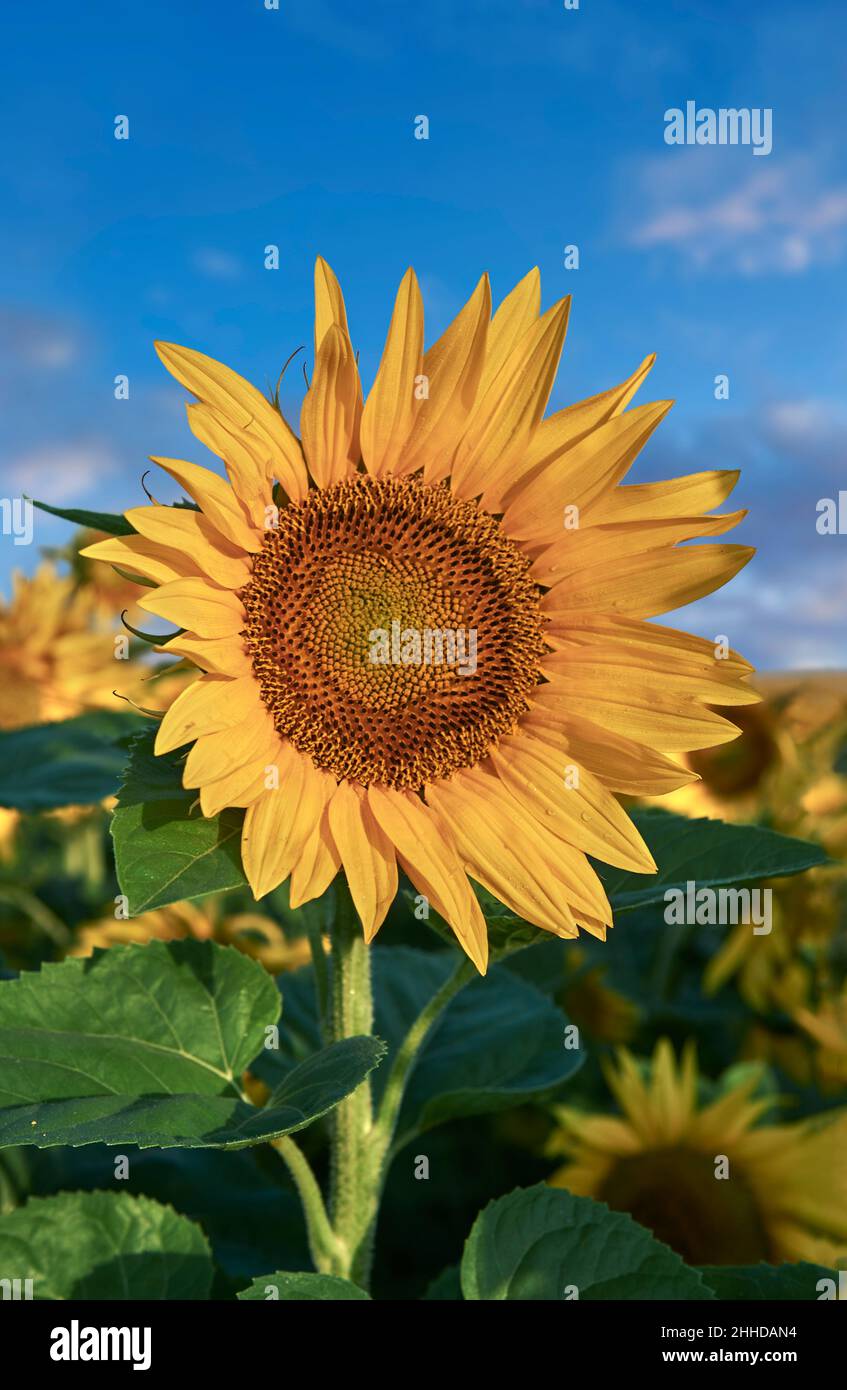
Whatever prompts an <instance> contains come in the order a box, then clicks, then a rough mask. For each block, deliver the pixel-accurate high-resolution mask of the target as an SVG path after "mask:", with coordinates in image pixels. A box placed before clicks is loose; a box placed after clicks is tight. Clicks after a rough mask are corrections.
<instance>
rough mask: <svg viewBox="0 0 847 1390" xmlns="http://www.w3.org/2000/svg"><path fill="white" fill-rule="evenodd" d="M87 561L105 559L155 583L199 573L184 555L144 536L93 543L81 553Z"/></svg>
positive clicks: (113, 537) (119, 537)
mask: <svg viewBox="0 0 847 1390" xmlns="http://www.w3.org/2000/svg"><path fill="white" fill-rule="evenodd" d="M79 553H80V555H84V556H85V557H86V559H89V560H105V561H107V562H108V563H109V564H112V565H120V566H121V568H122V569H126V570H130V571H131V573H133V574H140V575H142V576H143V578H144V579H154V580H155V581H156V583H157V584H168V583H169V582H170V581H171V580H173V579H182V578H184V577H185V576H186V575H189V574H194V575H196V574H197V573H198V570H197V566H196V565H195V564H194V563H193V561H192V560H190V559H189V557H188V556H187V555H180V553H179V551H178V550H171V548H170V546H165V545H157V544H156V542H155V541H149V540H147V538H146V537H145V536H109V537H108V538H107V539H106V540H104V541H95V542H94V544H93V545H87V546H85V548H84V549H83V550H81V551H80V552H79Z"/></svg>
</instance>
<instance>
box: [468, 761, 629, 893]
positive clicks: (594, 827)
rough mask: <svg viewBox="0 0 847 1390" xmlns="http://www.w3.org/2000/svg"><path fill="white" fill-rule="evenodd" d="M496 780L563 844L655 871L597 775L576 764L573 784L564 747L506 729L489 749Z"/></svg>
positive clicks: (623, 865) (625, 865)
mask: <svg viewBox="0 0 847 1390" xmlns="http://www.w3.org/2000/svg"><path fill="white" fill-rule="evenodd" d="M489 757H490V759H491V762H492V764H493V766H494V768H495V769H496V771H497V773H498V775H499V777H500V778H501V780H502V781H503V782H504V783H505V784H506V786H507V787H508V788H509V790H510V791H511V792H512V794H513V795H514V796H515V797H516V799H517V800H518V801H520V802H521V804H522V805H524V806H526V807H527V808H528V810H530V811H531V812H532V814H533V815H534V816H535V818H536V820H538V821H539V822H540V824H541V825H546V826H547V828H548V829H549V830H550V831H551V832H552V833H553V834H555V835H558V836H559V837H560V838H561V839H563V840H564V841H565V842H566V843H567V844H570V845H573V846H574V847H575V848H576V849H581V850H582V851H583V852H584V853H585V854H590V855H592V856H594V857H595V858H597V859H601V860H603V861H604V862H605V863H607V864H614V865H615V866H616V867H617V868H620V869H629V870H631V871H632V872H633V873H639V874H645V873H647V874H649V873H655V872H656V865H655V863H654V862H653V856H652V855H651V854H650V851H649V850H648V848H647V846H646V845H645V843H644V841H643V840H642V838H641V836H640V835H639V833H638V831H637V830H636V828H635V826H634V825H633V823H632V821H631V820H630V819H629V817H628V816H627V814H626V812H625V811H623V810H622V809H621V807H620V806H619V805H618V803H617V801H616V800H615V798H614V797H613V796H612V795H611V793H610V792H608V791H607V790H606V788H605V787H604V786H603V784H602V782H601V781H600V780H599V778H597V777H595V776H594V775H593V774H592V773H590V772H588V771H587V770H586V769H585V768H577V772H578V777H574V778H573V785H571V784H570V782H566V780H565V774H566V770H567V768H568V766H569V764H571V763H572V762H573V760H572V759H571V757H570V755H569V754H568V753H567V752H563V751H560V750H558V749H556V748H552V747H550V746H548V745H547V744H546V743H544V742H542V741H541V740H540V739H539V738H537V737H530V736H527V735H524V734H518V735H508V736H507V737H506V738H503V739H501V740H500V744H499V747H497V748H494V749H492V751H491V753H490V754H489Z"/></svg>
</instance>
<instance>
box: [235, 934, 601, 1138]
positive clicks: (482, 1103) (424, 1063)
mask: <svg viewBox="0 0 847 1390" xmlns="http://www.w3.org/2000/svg"><path fill="white" fill-rule="evenodd" d="M456 961H457V957H456V954H455V952H453V951H451V952H449V953H448V952H446V951H445V952H441V951H438V952H435V951H417V950H414V949H412V948H410V947H406V946H393V947H391V948H382V947H377V948H375V950H374V960H373V966H374V1029H375V1031H376V1033H377V1034H378V1035H379V1037H381V1038H384V1039H385V1041H386V1043H387V1044H388V1048H389V1054H390V1055H391V1054H393V1053H394V1052H396V1049H397V1048H398V1047H399V1045H400V1043H401V1042H402V1040H403V1038H404V1037H405V1035H406V1033H407V1032H408V1030H409V1028H410V1027H411V1025H412V1023H413V1022H414V1021H415V1019H416V1018H417V1016H418V1014H419V1013H420V1012H421V1010H422V1009H423V1007H424V1005H425V1004H427V1003H428V1002H429V1000H430V999H431V998H432V996H433V995H434V994H435V993H436V991H437V990H438V989H440V987H441V985H443V984H444V981H445V980H446V979H447V977H448V975H450V974H451V972H452V970H453V969H454V968H455V965H456ZM279 986H280V988H281V990H282V993H283V998H284V1001H285V1021H284V1027H283V1029H282V1034H283V1036H282V1038H281V1044H282V1047H281V1050H280V1052H279V1053H274V1052H269V1051H265V1052H264V1053H263V1054H262V1056H261V1058H260V1059H259V1060H258V1062H257V1064H256V1065H257V1067H258V1069H259V1073H260V1075H262V1076H263V1079H264V1080H265V1081H267V1082H269V1083H272V1082H273V1080H274V1078H275V1077H276V1076H278V1075H279V1069H280V1068H282V1069H284V1068H285V1066H286V1065H290V1062H291V1061H292V1060H293V1059H294V1058H296V1057H300V1056H303V1054H304V1053H307V1052H308V1051H309V1049H310V1048H314V1047H317V1046H319V1045H320V1034H319V1030H318V1026H317V1020H316V1018H315V1006H314V998H315V990H314V976H313V973H312V968H311V966H306V967H304V968H303V969H301V970H298V971H296V972H295V973H293V974H288V975H285V976H284V977H282V978H281V979H280V981H279ZM566 1025H567V1019H566V1018H565V1016H564V1014H563V1013H562V1012H561V1010H560V1009H558V1008H556V1006H555V1005H554V1004H553V1003H551V1001H550V1000H549V999H546V998H545V997H544V995H542V994H541V993H540V992H539V991H538V990H536V989H535V988H533V986H532V985H528V984H526V983H525V982H524V981H523V980H519V979H518V978H517V977H516V976H514V975H512V974H511V972H510V971H508V970H506V969H505V968H503V967H500V966H494V967H493V968H492V969H491V970H490V971H489V973H488V975H487V976H486V977H485V979H484V980H475V981H473V983H472V984H469V985H467V986H466V987H465V988H464V989H463V990H462V991H461V992H460V993H459V994H457V995H456V997H455V998H454V999H453V1000H452V1001H451V1003H450V1004H449V1005H448V1006H447V1008H446V1009H445V1011H444V1013H443V1014H442V1016H441V1019H440V1020H439V1021H438V1022H437V1023H436V1024H435V1026H434V1028H433V1030H432V1032H431V1033H430V1034H429V1036H428V1038H427V1040H426V1041H425V1043H424V1044H423V1047H422V1049H421V1052H420V1055H419V1058H418V1062H417V1065H416V1067H415V1069H414V1071H413V1072H412V1076H411V1079H410V1081H409V1085H408V1090H407V1092H406V1096H405V1098H404V1101H403V1105H402V1109H401V1111H400V1119H399V1124H398V1131H397V1135H398V1138H397V1144H398V1146H399V1145H401V1144H403V1143H405V1142H407V1141H408V1140H409V1139H411V1138H412V1137H413V1135H415V1134H420V1133H422V1132H423V1131H424V1130H427V1129H431V1128H432V1127H433V1126H435V1125H438V1124H443V1123H444V1122H445V1121H446V1120H451V1119H453V1118H455V1117H456V1116H459V1115H483V1114H488V1113H492V1112H494V1111H498V1110H506V1109H509V1108H511V1107H512V1106H515V1105H522V1104H524V1103H526V1102H528V1101H530V1100H542V1099H547V1098H549V1097H550V1096H552V1095H553V1094H554V1093H556V1092H557V1091H558V1089H559V1088H560V1087H561V1086H562V1084H563V1083H564V1082H565V1081H567V1080H568V1079H569V1077H571V1076H572V1075H573V1074H574V1072H576V1071H577V1070H578V1069H579V1067H580V1066H581V1065H582V1063H583V1061H584V1054H583V1053H582V1052H580V1051H579V1050H578V1049H575V1048H567V1047H565V1027H566ZM387 1072H388V1066H384V1067H382V1068H381V1071H380V1074H379V1075H378V1076H377V1077H376V1079H375V1090H376V1092H377V1094H378V1093H379V1091H380V1089H381V1083H382V1081H383V1080H384V1078H385V1077H386V1075H387Z"/></svg>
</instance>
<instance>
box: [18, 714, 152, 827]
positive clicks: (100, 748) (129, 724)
mask: <svg viewBox="0 0 847 1390" xmlns="http://www.w3.org/2000/svg"><path fill="white" fill-rule="evenodd" d="M142 723H143V721H142V720H141V719H140V718H138V717H136V716H134V715H128V714H123V713H118V712H116V711H111V710H97V711H94V712H93V713H91V714H80V715H78V716H77V718H76V719H65V720H62V721H61V722H60V723H56V724H35V725H32V726H31V727H29V728H25V729H8V730H4V731H3V732H2V733H0V806H8V807H11V808H13V809H14V810H16V811H52V810H55V809H56V808H57V807H60V806H94V805H96V804H97V802H99V801H102V800H103V798H104V797H106V796H111V795H113V793H114V792H115V791H117V788H118V785H119V783H120V780H121V773H122V771H123V767H124V764H125V763H126V748H125V747H124V746H122V741H123V740H126V738H127V737H128V736H130V735H132V734H134V733H136V732H137V731H138V730H139V728H140V727H141V724H142Z"/></svg>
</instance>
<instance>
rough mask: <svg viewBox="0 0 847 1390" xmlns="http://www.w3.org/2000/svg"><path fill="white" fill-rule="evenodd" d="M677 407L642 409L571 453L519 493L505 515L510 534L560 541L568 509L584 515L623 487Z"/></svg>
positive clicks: (662, 403)
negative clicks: (591, 504)
mask: <svg viewBox="0 0 847 1390" xmlns="http://www.w3.org/2000/svg"><path fill="white" fill-rule="evenodd" d="M672 404H673V402H672V401H653V402H652V403H651V404H650V405H640V406H636V407H635V409H634V410H628V411H626V412H625V413H624V414H623V415H616V416H615V417H614V418H613V419H611V420H607V421H606V423H605V425H600V426H599V427H598V428H597V429H596V430H592V432H591V433H590V434H589V435H586V437H585V438H584V439H582V440H580V442H579V443H578V444H575V445H574V446H573V447H572V448H567V449H565V451H564V453H562V454H561V455H559V456H558V457H556V458H554V459H553V460H552V462H551V463H549V464H548V465H547V467H546V468H543V469H542V470H541V471H540V472H538V473H536V474H535V475H534V476H533V477H532V479H531V480H530V481H529V482H525V483H524V484H522V485H521V486H519V487H518V488H517V489H516V490H515V495H514V498H513V500H512V502H511V503H510V504H509V506H508V507H507V508H506V511H505V513H504V515H503V528H504V530H505V531H506V534H507V535H509V536H512V537H514V538H516V539H523V538H528V539H530V540H533V539H534V540H542V539H549V540H554V539H555V538H556V537H557V536H558V535H561V532H562V526H563V524H564V515H565V513H564V509H565V507H573V506H576V507H578V508H579V509H580V511H582V509H583V508H585V507H587V506H588V503H589V502H590V501H591V500H592V499H593V498H595V497H597V496H599V495H600V493H602V492H604V491H605V490H606V489H607V488H610V487H613V486H614V485H615V484H616V483H617V482H619V481H620V479H621V478H622V477H623V475H624V474H625V473H626V472H627V470H628V469H629V468H630V467H631V466H632V463H633V462H634V460H635V458H636V457H637V455H638V453H639V451H640V450H641V449H642V448H643V446H644V445H645V444H646V442H647V440H648V439H649V438H650V435H651V434H652V433H653V431H654V429H655V428H656V426H657V425H658V424H659V422H660V420H663V419H664V417H665V416H666V415H667V413H668V411H669V410H670V408H671V405H672Z"/></svg>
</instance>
